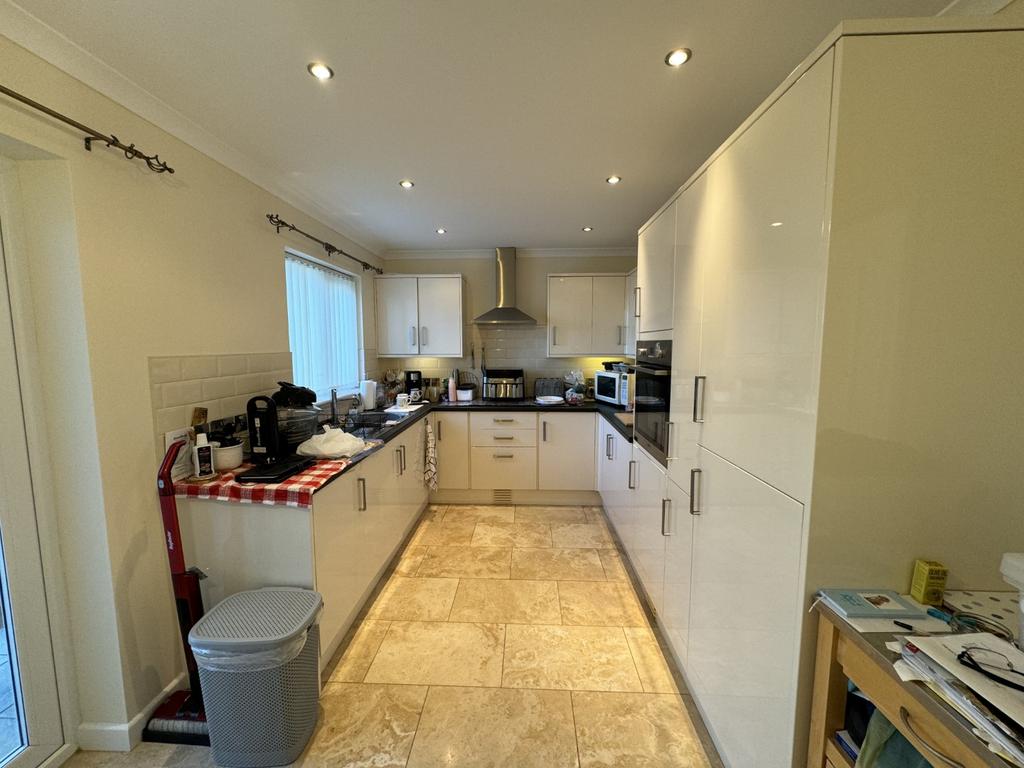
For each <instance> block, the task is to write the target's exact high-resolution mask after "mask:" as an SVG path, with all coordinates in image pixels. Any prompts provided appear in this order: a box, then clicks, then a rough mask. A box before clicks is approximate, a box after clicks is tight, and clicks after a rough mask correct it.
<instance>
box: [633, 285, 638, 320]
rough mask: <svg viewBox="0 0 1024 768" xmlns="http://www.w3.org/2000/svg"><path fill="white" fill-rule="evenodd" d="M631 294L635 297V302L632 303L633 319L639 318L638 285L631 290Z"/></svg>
mask: <svg viewBox="0 0 1024 768" xmlns="http://www.w3.org/2000/svg"><path fill="white" fill-rule="evenodd" d="M633 293H634V294H635V295H636V301H635V302H633V317H640V286H639V285H638V286H637V287H636V288H634V289H633Z"/></svg>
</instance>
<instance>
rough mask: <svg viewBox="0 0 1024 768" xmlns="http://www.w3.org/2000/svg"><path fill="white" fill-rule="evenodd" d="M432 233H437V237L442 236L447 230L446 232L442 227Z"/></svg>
mask: <svg viewBox="0 0 1024 768" xmlns="http://www.w3.org/2000/svg"><path fill="white" fill-rule="evenodd" d="M434 231H435V232H437V234H439V235H443V234H444V233H445V232H447V231H448V230H447V229H445V228H444V227H438V228H437V229H435V230H434Z"/></svg>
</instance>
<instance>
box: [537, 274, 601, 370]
mask: <svg viewBox="0 0 1024 768" xmlns="http://www.w3.org/2000/svg"><path fill="white" fill-rule="evenodd" d="M593 315H594V278H592V277H589V276H582V277H581V276H570V275H562V276H558V275H553V276H551V277H549V278H548V357H566V356H573V355H585V354H587V353H589V352H590V344H591V324H592V322H593Z"/></svg>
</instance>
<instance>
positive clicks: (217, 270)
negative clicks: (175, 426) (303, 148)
mask: <svg viewBox="0 0 1024 768" xmlns="http://www.w3.org/2000/svg"><path fill="white" fill-rule="evenodd" d="M0 70H2V71H3V72H4V83H5V84H6V85H8V86H9V87H12V88H14V89H16V90H18V91H21V92H23V93H25V94H27V95H29V96H31V97H32V98H34V99H37V100H39V101H42V102H43V103H46V104H47V105H50V106H52V107H55V108H57V109H59V110H61V111H63V112H66V113H68V114H71V115H73V116H75V117H77V118H79V119H81V120H82V121H84V122H86V123H89V124H91V125H94V126H96V127H97V128H101V129H104V130H108V131H112V132H114V133H116V134H117V135H118V136H120V137H122V138H123V139H127V140H129V141H133V142H135V143H137V144H138V145H139V146H140V147H142V148H143V149H145V150H146V151H148V152H159V153H160V155H161V157H162V158H165V159H166V160H167V161H168V162H169V163H170V164H171V165H172V166H174V168H175V170H176V173H175V174H174V175H173V176H170V175H161V176H158V175H156V174H153V173H151V172H149V171H147V170H146V169H145V167H144V166H143V165H142V164H140V163H130V162H127V161H126V160H125V159H124V158H123V157H122V156H121V155H120V154H119V153H117V152H114V151H111V150H107V149H104V148H103V147H102V146H97V147H95V148H94V150H93V151H92V152H91V153H88V152H85V151H84V150H83V147H82V143H81V140H80V138H79V137H78V135H77V134H76V133H75V132H73V131H70V130H67V129H65V128H63V127H58V126H57V125H55V124H53V122H52V121H49V120H45V119H43V118H42V117H41V116H39V115H38V114H37V113H34V112H31V111H29V110H26V109H23V108H21V107H18V106H16V105H15V104H14V103H13V102H10V101H8V100H6V99H4V100H3V101H2V102H0V134H4V135H8V136H11V137H13V138H15V139H18V140H20V141H23V142H25V143H27V144H30V145H33V146H37V147H40V148H42V149H44V150H46V151H48V152H50V153H51V154H53V155H54V156H56V157H58V158H64V159H65V160H66V164H65V165H64V173H66V181H69V184H70V188H69V189H68V185H67V184H65V189H66V190H68V192H69V198H68V201H69V202H70V205H71V207H72V209H73V215H74V221H73V222H70V221H67V220H66V219H65V220H63V222H62V224H61V225H60V226H59V228H52V229H51V231H50V232H49V233H48V236H49V238H50V242H49V243H41V244H40V251H39V252H40V253H41V254H43V256H42V258H43V261H40V262H38V263H36V264H34V265H33V285H32V296H33V300H34V302H35V311H36V315H37V317H38V327H39V328H40V334H47V337H46V338H45V339H40V345H39V346H40V350H41V352H40V354H41V356H42V357H43V358H44V359H43V360H42V365H41V367H42V368H43V369H44V370H47V371H49V372H50V373H51V374H52V375H53V376H55V377H59V379H60V381H59V383H60V385H61V386H62V387H64V388H65V389H64V391H68V392H72V393H74V394H75V396H76V400H73V401H71V402H69V401H67V400H59V401H57V402H60V403H61V407H59V408H54V409H53V412H52V414H51V415H50V416H51V418H52V421H51V423H49V424H48V431H49V432H50V433H51V438H52V439H51V443H55V442H56V439H57V438H60V437H62V436H64V434H65V433H64V430H65V429H67V428H71V429H73V430H74V434H73V437H74V440H75V441H76V443H78V444H81V445H89V444H91V445H92V446H93V450H92V452H91V453H90V454H88V455H84V456H81V460H82V464H81V466H78V467H77V469H78V470H80V471H82V472H84V473H86V475H88V474H89V470H88V466H89V462H90V461H93V462H96V464H95V465H94V467H95V468H96V470H98V472H99V478H100V480H101V485H99V486H96V487H93V486H92V485H90V483H89V482H88V481H87V480H88V478H87V477H85V478H83V482H81V483H80V484H78V483H76V476H75V474H74V473H69V472H68V471H67V470H66V468H65V467H63V466H57V467H56V470H57V471H56V472H55V481H56V483H57V484H58V485H59V486H61V488H62V489H63V492H61V491H60V490H58V493H57V497H58V516H59V518H60V519H61V521H62V527H63V525H64V524H67V525H68V526H70V529H71V530H79V531H82V532H83V536H82V537H81V538H79V537H77V536H65V537H64V539H63V540H62V542H61V543H62V547H64V550H65V551H64V553H63V554H64V558H65V564H66V571H67V572H66V582H67V590H68V601H69V606H70V612H71V614H72V623H73V632H74V637H75V652H76V656H77V668H78V673H79V680H78V682H79V699H80V705H81V716H82V719H83V721H84V722H86V723H98V724H123V723H125V722H127V721H128V720H129V719H131V718H132V717H134V716H136V715H137V714H138V713H139V712H140V711H141V710H142V708H143V707H145V706H146V705H147V704H148V703H149V702H150V700H151V699H152V698H153V697H154V696H156V695H157V694H158V693H159V692H160V690H161V689H162V688H163V687H164V686H165V685H167V684H168V683H169V682H170V681H172V680H173V679H174V677H175V676H176V675H177V674H178V672H179V671H180V670H181V668H182V663H181V652H180V650H179V645H180V641H179V637H178V630H177V625H176V620H175V616H174V612H173V600H172V595H171V589H170V579H169V577H168V570H167V558H166V552H165V549H164V544H163V535H162V529H161V524H160V518H159V511H158V505H157V501H156V494H155V488H154V474H155V467H154V466H153V459H152V456H153V449H152V421H151V417H150V412H151V408H150V406H151V403H150V393H149V386H148V374H147V358H148V357H149V356H156V355H182V354H225V353H249V352H273V351H279V350H282V349H286V348H287V346H288V333H287V315H286V307H285V287H284V266H283V250H284V248H285V246H292V247H294V248H296V249H297V250H300V251H303V252H307V253H310V252H311V253H314V254H315V255H318V256H319V255H320V254H316V253H315V251H310V250H309V248H310V244H309V243H307V242H305V241H303V240H302V239H300V238H297V237H288V236H281V235H277V234H275V232H274V230H273V228H271V227H270V226H269V225H268V224H267V222H266V221H265V219H264V215H265V214H266V213H269V212H272V211H273V212H278V213H280V214H281V215H282V216H283V217H285V218H286V219H288V220H289V221H292V222H293V223H295V224H297V225H298V226H300V227H302V228H303V229H307V230H309V231H312V232H314V233H316V234H317V235H318V236H320V237H322V238H324V239H327V240H330V241H332V242H334V243H335V244H336V245H338V246H341V247H344V248H345V249H346V250H349V251H351V252H353V253H355V254H357V255H360V256H361V257H362V258H364V259H367V260H369V261H374V260H375V257H374V255H373V254H370V253H368V252H366V251H365V250H364V249H362V248H360V247H359V246H358V245H356V244H355V243H352V242H350V241H349V240H348V239H347V238H345V237H344V236H343V235H341V234H339V233H337V232H334V231H331V230H329V229H327V228H326V227H324V226H322V225H321V224H319V223H318V222H317V221H314V220H313V219H311V218H309V217H308V216H305V215H304V214H302V213H301V212H300V211H298V210H295V209H294V208H292V207H290V206H288V205H287V204H285V203H283V202H282V201H280V200H279V199H277V198H275V197H273V196H272V195H270V194H269V193H267V192H265V191H264V190H262V189H260V188H258V187H256V186H255V185H253V184H252V183H250V182H248V181H246V180H244V179H242V178H241V177H240V176H238V175H236V174H235V173H233V172H231V171H229V170H227V169H226V168H224V167H223V166H221V165H219V164H217V163H216V162H214V161H212V160H210V159H209V158H207V157H206V156H204V155H202V154H200V153H198V152H197V151H195V150H193V149H192V148H191V147H189V146H187V145H186V144H184V143H182V142H180V141H178V140H176V139H175V138H173V137H172V136H170V135H169V134H167V133H165V132H164V131H162V130H160V129H159V128H157V127H155V126H153V125H151V124H149V123H147V122H145V121H143V120H141V119H140V118H138V117H136V116H135V115H133V114H132V113H130V112H128V111H127V110H125V109H123V108H121V107H119V106H118V105H116V104H114V103H113V102H111V101H109V100H108V99H106V98H105V97H102V96H100V95H99V94H97V93H96V92H94V91H92V90H91V89H89V88H87V87H85V86H84V85H82V84H81V83H79V82H77V81H75V80H74V79H72V78H70V77H68V76H67V75H65V74H63V73H62V72H60V71H59V70H57V69H56V68H54V67H52V66H50V65H48V64H46V63H45V62H44V61H42V60H41V59H39V58H37V57H35V56H33V55H31V54H29V53H28V52H26V51H25V50H24V49H22V48H20V47H18V46H16V45H14V44H13V43H11V42H10V41H9V40H8V39H6V38H2V37H0ZM30 175H31V174H30ZM28 187H31V181H30V179H29V177H28V176H26V190H25V191H26V194H27V195H28V197H29V199H31V198H32V195H33V194H34V193H33V192H32V190H31V189H29V188H28ZM38 189H42V187H38V188H37V190H38ZM37 202H38V201H37ZM59 202H60V201H59V200H53V199H44V200H43V201H42V204H43V205H45V206H50V205H57V204H59ZM47 245H49V246H50V249H49V253H47V248H46V247H44V246H47ZM76 248H77V253H76V252H75V249H76ZM338 263H339V265H342V266H346V267H350V266H351V263H349V262H347V260H345V259H339V260H338ZM75 264H77V267H78V270H79V272H80V282H81V290H80V292H79V291H78V286H77V285H76V282H77V280H78V275H75V274H74V270H73V267H74V265H75ZM69 265H70V267H71V268H69ZM357 270H358V267H357ZM79 297H80V298H79ZM76 301H80V302H81V311H80V312H78V316H79V318H80V319H84V331H85V334H84V338H83V337H82V336H81V335H78V336H77V337H76V336H74V335H69V336H67V337H66V338H65V337H60V338H59V339H54V338H53V337H52V334H56V333H64V332H67V331H68V329H69V328H71V327H72V324H73V322H74V321H75V312H76V310H75V303H76ZM364 309H365V311H366V312H367V313H368V314H367V318H372V317H373V314H372V310H373V305H372V297H368V298H367V300H366V301H365V302H364ZM79 324H80V325H81V323H79ZM366 328H367V339H368V343H369V344H372V339H373V331H372V320H370V321H369V322H367V323H366ZM83 344H84V345H85V346H86V348H85V349H83ZM79 352H81V354H82V357H81V359H80V358H79V356H78V355H79ZM86 353H87V357H84V355H85V354H86ZM368 356H369V357H370V358H371V360H373V359H375V358H373V351H372V349H370V350H368ZM79 359H80V363H81V364H78V363H76V361H78V360H79ZM86 361H87V366H86ZM75 365H78V367H77V368H76V367H75ZM83 377H85V378H83ZM90 377H91V381H90V380H89V378H90ZM90 388H91V397H89V396H88V394H89V393H90ZM76 401H77V402H79V404H80V405H81V406H82V407H81V409H80V410H78V411H76V412H75V414H74V418H73V419H69V418H68V414H67V413H66V412H65V408H69V407H73V406H74V404H75V402H76ZM90 401H91V402H90ZM90 407H91V409H92V411H93V413H89V412H88V411H89V408H90ZM97 465H98V466H97ZM85 534H88V535H85ZM104 606H109V610H106V609H105V608H104ZM111 665H114V668H112V667H111ZM117 669H119V670H120V674H119V675H118V674H115V672H116V671H117ZM118 677H120V680H119V681H117V682H116V684H115V688H116V689H119V690H114V691H111V690H109V686H110V684H111V681H112V680H115V679H116V678H118ZM104 686H107V687H104Z"/></svg>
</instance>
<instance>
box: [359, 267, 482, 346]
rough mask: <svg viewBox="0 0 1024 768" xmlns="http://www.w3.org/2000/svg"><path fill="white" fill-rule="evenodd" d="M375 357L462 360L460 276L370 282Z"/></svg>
mask: <svg viewBox="0 0 1024 768" xmlns="http://www.w3.org/2000/svg"><path fill="white" fill-rule="evenodd" d="M373 283H374V290H375V296H376V306H377V347H378V348H377V355H378V357H417V356H429V357H462V356H463V344H462V275H381V276H379V277H376V278H374V281H373Z"/></svg>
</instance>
